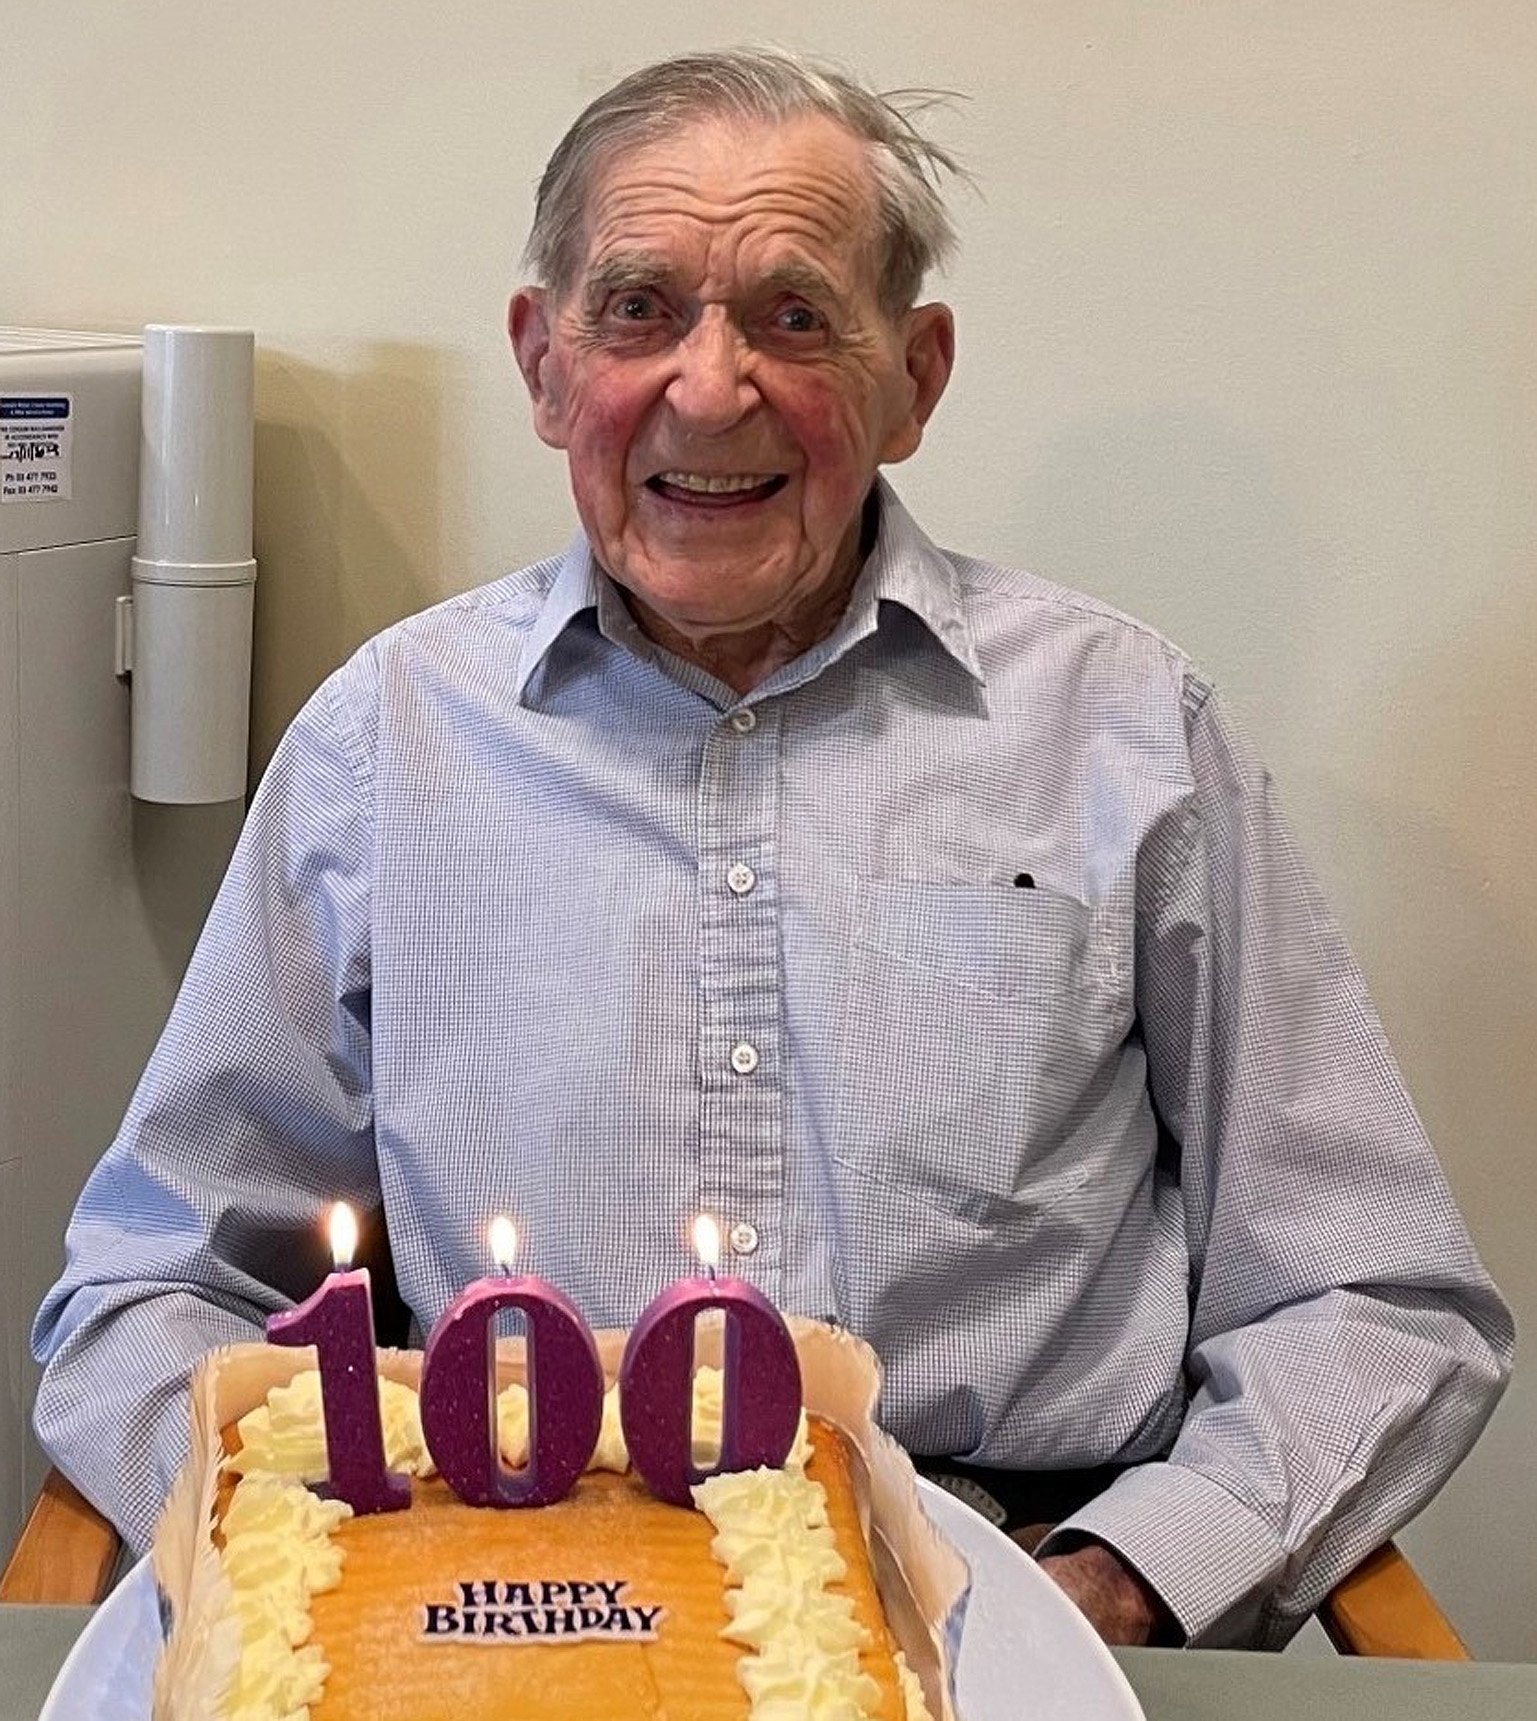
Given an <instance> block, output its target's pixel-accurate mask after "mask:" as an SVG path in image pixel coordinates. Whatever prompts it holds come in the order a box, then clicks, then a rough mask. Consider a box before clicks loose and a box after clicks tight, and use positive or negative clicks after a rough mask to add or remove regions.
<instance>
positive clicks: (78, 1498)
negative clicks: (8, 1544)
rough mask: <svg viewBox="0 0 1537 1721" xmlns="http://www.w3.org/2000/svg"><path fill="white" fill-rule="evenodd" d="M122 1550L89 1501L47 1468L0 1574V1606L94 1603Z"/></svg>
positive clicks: (113, 1532)
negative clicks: (6, 1603)
mask: <svg viewBox="0 0 1537 1721" xmlns="http://www.w3.org/2000/svg"><path fill="white" fill-rule="evenodd" d="M121 1546H122V1542H121V1540H120V1539H119V1537H118V1533H117V1531H116V1530H114V1529H113V1527H112V1526H111V1524H109V1523H108V1522H107V1520H106V1519H105V1518H104V1517H102V1515H101V1513H100V1512H98V1511H97V1510H96V1508H95V1507H94V1506H93V1505H92V1504H91V1503H90V1501H89V1500H87V1499H86V1498H85V1496H84V1495H83V1494H81V1493H80V1492H79V1490H78V1489H76V1488H75V1487H74V1486H73V1485H72V1484H71V1483H69V1482H66V1481H65V1480H64V1478H63V1476H61V1475H60V1474H59V1472H58V1471H57V1470H50V1471H49V1472H48V1474H47V1475H46V1476H45V1477H44V1478H43V1486H42V1488H41V1490H40V1491H39V1493H38V1496H37V1499H36V1501H35V1502H34V1503H33V1507H32V1511H31V1514H30V1515H29V1517H28V1518H27V1521H26V1523H25V1524H24V1525H23V1526H22V1530H21V1535H20V1536H19V1537H18V1539H17V1542H16V1547H15V1551H14V1552H13V1553H12V1555H11V1558H10V1562H9V1563H8V1564H7V1566H6V1568H5V1572H4V1574H3V1575H0V1602H47V1603H51V1604H52V1605H54V1606H81V1607H83V1606H89V1605H91V1604H92V1603H95V1602H99V1601H100V1600H101V1599H102V1597H103V1596H105V1595H106V1593H107V1589H108V1586H109V1585H110V1584H111V1582H112V1573H113V1570H114V1569H115V1567H116V1565H117V1556H118V1550H119V1549H120V1548H121Z"/></svg>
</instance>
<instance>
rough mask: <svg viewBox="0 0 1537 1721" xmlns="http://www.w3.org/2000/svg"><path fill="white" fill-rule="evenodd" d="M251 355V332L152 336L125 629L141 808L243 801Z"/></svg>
mask: <svg viewBox="0 0 1537 1721" xmlns="http://www.w3.org/2000/svg"><path fill="white" fill-rule="evenodd" d="M254 354H255V337H254V336H253V335H252V333H251V332H250V330H248V329H213V328H195V327H172V326H166V325H160V324H152V325H151V326H150V327H149V328H147V329H146V330H145V331H144V388H143V397H142V405H141V425H142V434H141V437H140V444H139V543H138V550H137V552H136V554H135V555H134V558H133V600H132V620H131V626H130V627H128V628H127V629H126V630H125V641H126V664H127V667H129V668H130V669H131V672H132V677H133V771H132V778H131V781H132V787H133V793H134V794H135V795H136V796H138V797H139V799H140V800H144V801H168V802H178V803H187V802H199V801H230V800H236V799H238V798H239V797H241V796H243V795H244V794H245V790H246V750H247V737H248V731H249V721H250V705H251V617H252V607H253V598H254V592H255V585H256V563H255V562H254V561H253V560H252V558H251V477H252V470H251V462H252V438H253V423H254V417H253V412H252V388H253V384H252V377H253V366H254Z"/></svg>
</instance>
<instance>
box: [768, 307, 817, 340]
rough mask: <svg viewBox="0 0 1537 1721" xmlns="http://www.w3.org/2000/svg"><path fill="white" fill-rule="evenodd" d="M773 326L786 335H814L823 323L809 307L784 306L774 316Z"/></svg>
mask: <svg viewBox="0 0 1537 1721" xmlns="http://www.w3.org/2000/svg"><path fill="white" fill-rule="evenodd" d="M774 326H775V327H776V328H778V329H782V330H783V331H784V333H785V334H787V335H814V334H818V333H820V331H821V329H822V327H823V323H822V319H821V317H819V316H818V315H817V313H816V312H815V311H813V310H812V308H811V307H810V305H786V306H784V308H783V309H782V310H780V311H779V312H778V314H777V315H776V316H775V318H774Z"/></svg>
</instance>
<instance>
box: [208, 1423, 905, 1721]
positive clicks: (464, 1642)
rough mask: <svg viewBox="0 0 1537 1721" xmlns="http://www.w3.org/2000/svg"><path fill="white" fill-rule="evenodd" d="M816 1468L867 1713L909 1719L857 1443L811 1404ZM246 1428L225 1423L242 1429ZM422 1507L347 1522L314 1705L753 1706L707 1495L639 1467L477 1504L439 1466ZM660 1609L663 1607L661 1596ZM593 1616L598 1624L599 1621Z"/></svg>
mask: <svg viewBox="0 0 1537 1721" xmlns="http://www.w3.org/2000/svg"><path fill="white" fill-rule="evenodd" d="M810 1432H811V1442H812V1455H811V1458H810V1461H809V1464H808V1465H807V1471H806V1474H807V1476H808V1478H809V1479H810V1480H811V1481H813V1482H815V1483H818V1484H820V1486H821V1488H822V1489H823V1491H824V1492H825V1495H826V1511H827V1519H828V1523H829V1525H830V1527H831V1528H832V1530H833V1532H834V1535H835V1538H836V1546H837V1549H838V1552H839V1554H840V1555H841V1556H842V1560H843V1563H844V1565H845V1566H846V1568H847V1569H846V1573H845V1575H844V1576H842V1577H840V1578H837V1579H835V1580H833V1581H832V1582H830V1583H829V1584H828V1585H827V1587H828V1588H829V1589H831V1590H832V1591H833V1592H835V1593H837V1592H842V1593H844V1594H846V1595H848V1596H849V1597H850V1598H851V1600H852V1603H853V1612H854V1617H855V1618H856V1619H857V1621H858V1622H859V1624H860V1625H862V1626H863V1627H864V1629H865V1634H866V1640H865V1643H864V1646H863V1647H862V1648H861V1649H860V1651H859V1664H860V1672H862V1673H864V1674H867V1675H868V1676H869V1679H870V1681H872V1682H873V1684H872V1685H867V1686H866V1687H865V1690H866V1692H867V1694H868V1696H869V1699H870V1703H869V1706H868V1707H867V1708H866V1709H865V1711H864V1712H865V1713H866V1714H868V1715H870V1716H872V1717H877V1718H879V1721H902V1718H903V1716H904V1714H905V1709H904V1700H903V1695H902V1688H901V1683H900V1681H899V1676H898V1672H897V1665H896V1662H895V1659H894V1652H895V1643H894V1641H893V1638H892V1636H891V1633H890V1631H889V1629H888V1627H887V1624H886V1619H885V1615H884V1612H883V1610H882V1606H881V1601H880V1596H879V1594H878V1593H877V1590H876V1586H875V1580H874V1576H873V1573H872V1570H871V1566H870V1559H869V1552H868V1549H867V1547H866V1543H865V1537H864V1533H863V1531H862V1529H861V1526H860V1520H859V1511H858V1505H857V1501H856V1497H855V1492H854V1485H853V1479H852V1476H851V1473H850V1467H849V1459H848V1453H847V1450H846V1448H845V1445H844V1442H843V1440H842V1438H841V1437H840V1435H839V1434H838V1432H837V1430H836V1429H834V1428H833V1427H832V1426H831V1425H830V1424H829V1423H826V1422H824V1421H822V1420H820V1419H818V1418H812V1419H810ZM235 1438H238V1437H235V1436H234V1433H233V1430H229V1431H227V1433H226V1445H227V1446H230V1445H231V1444H232V1443H233V1440H234V1439H235ZM412 1486H413V1491H414V1498H413V1502H412V1506H411V1508H410V1510H408V1511H400V1512H389V1513H380V1514H376V1515H373V1516H368V1517H355V1518H347V1519H345V1520H344V1521H343V1522H342V1523H340V1524H339V1525H338V1526H337V1527H336V1528H335V1530H334V1531H333V1532H332V1538H333V1540H334V1541H335V1543H336V1544H337V1545H338V1546H339V1548H340V1549H341V1550H342V1553H343V1564H342V1579H341V1583H340V1584H339V1585H338V1586H337V1587H336V1588H334V1589H330V1590H328V1591H325V1592H323V1593H319V1594H316V1595H315V1596H314V1597H313V1598H312V1601H311V1604H310V1605H311V1617H312V1620H313V1637H312V1641H313V1642H314V1643H315V1644H316V1646H317V1647H318V1648H319V1650H320V1652H321V1654H322V1655H323V1656H324V1659H325V1661H326V1662H327V1663H328V1664H329V1667H330V1673H329V1675H328V1677H327V1678H326V1681H325V1686H324V1690H323V1693H322V1695H321V1697H320V1699H319V1701H318V1703H316V1704H315V1705H314V1707H313V1709H312V1711H311V1714H312V1721H482V1718H485V1721H490V1718H492V1717H496V1718H498V1721H500V1718H502V1717H516V1716H523V1715H529V1716H538V1717H540V1718H541V1721H632V1718H633V1721H734V1718H737V1717H741V1718H743V1721H745V1718H746V1717H748V1715H749V1714H750V1712H751V1705H750V1702H749V1699H748V1695H747V1692H746V1690H745V1689H744V1687H743V1684H742V1680H741V1677H740V1674H739V1668H740V1666H741V1665H742V1663H743V1658H744V1656H747V1657H750V1656H751V1655H752V1651H750V1650H745V1649H744V1648H743V1647H742V1646H741V1645H740V1644H738V1643H735V1642H732V1641H730V1640H729V1639H728V1638H726V1637H725V1636H724V1635H723V1633H724V1632H725V1631H726V1629H727V1628H728V1626H729V1625H730V1623H731V1611H730V1608H729V1607H728V1603H727V1589H728V1587H729V1585H728V1578H727V1573H726V1571H725V1569H724V1567H723V1566H722V1564H721V1563H720V1561H719V1560H718V1559H717V1558H716V1556H715V1555H714V1554H712V1552H711V1542H712V1539H713V1536H714V1530H713V1528H712V1525H711V1523H710V1520H709V1519H708V1518H707V1517H706V1516H705V1514H704V1513H703V1512H701V1511H696V1510H690V1509H687V1508H683V1507H678V1506H671V1505H667V1504H664V1503H663V1502H661V1501H659V1500H657V1499H655V1498H654V1497H653V1496H652V1495H651V1494H650V1493H649V1492H648V1491H647V1489H646V1488H645V1486H644V1484H643V1483H642V1482H641V1481H639V1479H638V1478H636V1477H635V1476H634V1475H633V1474H625V1475H615V1474H613V1473H610V1472H598V1471H593V1472H589V1473H588V1474H587V1475H585V1476H584V1477H583V1478H582V1479H581V1481H580V1482H579V1483H578V1484H577V1486H576V1488H575V1489H574V1490H573V1491H572V1493H571V1494H569V1495H568V1496H567V1497H566V1498H565V1499H564V1500H562V1501H560V1502H559V1503H558V1504H556V1505H553V1506H544V1507H537V1508H527V1509H516V1508H515V1509H510V1510H495V1509H488V1508H474V1507H469V1506H465V1505H463V1504H462V1503H461V1502H460V1501H459V1500H458V1499H457V1498H456V1497H455V1496H454V1495H453V1494H452V1492H451V1491H450V1490H449V1489H448V1488H447V1487H446V1485H445V1484H444V1483H443V1482H442V1481H441V1480H440V1479H438V1478H432V1479H429V1480H425V1481H424V1480H421V1479H417V1480H415V1481H414V1482H413V1484H412ZM658 1609H660V1610H661V1611H660V1613H658V1612H657V1611H656V1610H658ZM584 1631H586V1632H588V1633H589V1635H582V1633H583V1632H584Z"/></svg>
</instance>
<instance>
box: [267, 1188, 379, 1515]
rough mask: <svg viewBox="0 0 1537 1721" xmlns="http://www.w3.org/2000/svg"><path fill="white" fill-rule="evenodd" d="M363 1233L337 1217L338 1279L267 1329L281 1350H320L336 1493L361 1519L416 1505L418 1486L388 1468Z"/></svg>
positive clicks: (341, 1213)
mask: <svg viewBox="0 0 1537 1721" xmlns="http://www.w3.org/2000/svg"><path fill="white" fill-rule="evenodd" d="M357 1238H358V1226H357V1220H356V1219H354V1218H353V1216H352V1209H351V1208H350V1207H349V1206H348V1205H347V1204H346V1202H345V1201H338V1202H337V1203H336V1205H335V1206H334V1207H333V1208H332V1209H331V1256H332V1259H333V1260H334V1261H335V1263H336V1271H335V1272H334V1273H329V1274H327V1276H326V1278H325V1281H324V1283H323V1284H322V1285H321V1286H320V1288H319V1290H317V1291H316V1292H315V1294H314V1295H313V1296H311V1297H309V1298H308V1299H306V1301H304V1302H302V1303H300V1304H299V1306H298V1307H297V1308H296V1309H291V1310H290V1311H289V1312H288V1313H287V1314H282V1315H272V1316H270V1317H269V1318H268V1321H267V1339H268V1342H269V1343H270V1344H275V1345H314V1347H315V1352H316V1356H317V1359H318V1362H319V1367H320V1403H321V1409H322V1412H323V1414H324V1418H325V1428H326V1468H327V1470H328V1472H329V1474H330V1484H329V1486H330V1492H331V1494H332V1496H333V1497H334V1498H335V1499H338V1500H345V1501H346V1502H347V1504H348V1505H349V1506H351V1508H352V1509H353V1511H354V1512H358V1513H365V1512H398V1511H400V1509H401V1508H402V1507H404V1506H409V1505H410V1504H411V1479H410V1477H409V1476H404V1475H402V1474H401V1473H400V1472H399V1471H395V1470H390V1469H388V1468H387V1467H386V1464H385V1458H384V1427H383V1422H382V1420H381V1418H380V1415H379V1374H378V1369H377V1366H376V1363H375V1358H374V1306H373V1297H372V1295H371V1294H370V1291H369V1288H368V1269H367V1268H366V1267H353V1266H352V1256H353V1251H354V1250H355V1249H356V1248H357Z"/></svg>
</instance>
